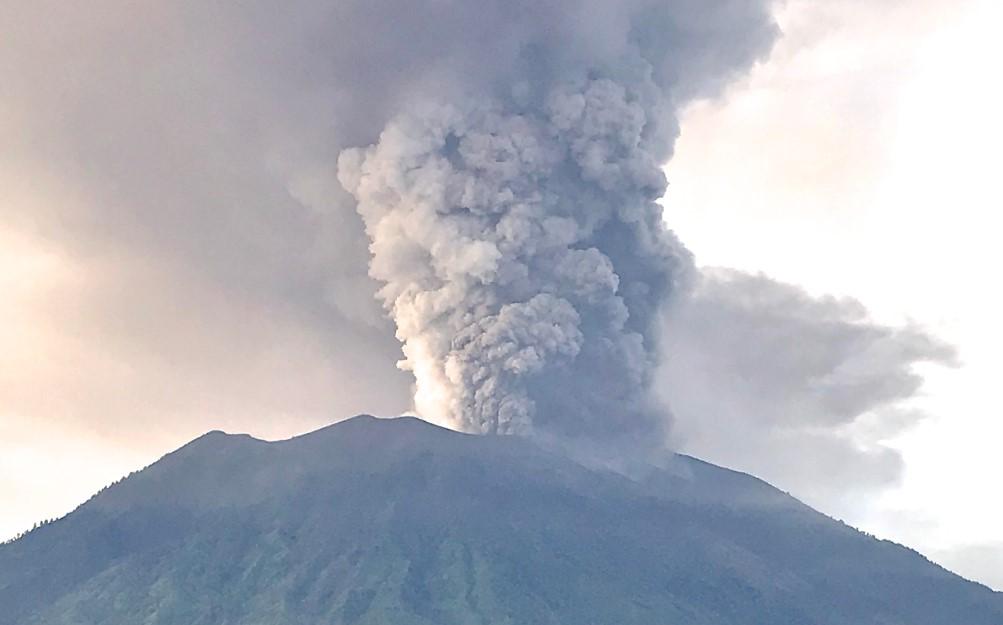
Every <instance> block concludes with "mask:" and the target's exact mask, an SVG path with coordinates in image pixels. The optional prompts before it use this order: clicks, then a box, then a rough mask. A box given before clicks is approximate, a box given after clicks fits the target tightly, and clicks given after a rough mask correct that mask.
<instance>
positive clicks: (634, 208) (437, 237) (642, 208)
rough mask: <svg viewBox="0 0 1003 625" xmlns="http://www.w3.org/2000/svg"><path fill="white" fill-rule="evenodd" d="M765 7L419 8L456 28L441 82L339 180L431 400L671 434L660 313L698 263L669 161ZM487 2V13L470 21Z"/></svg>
mask: <svg viewBox="0 0 1003 625" xmlns="http://www.w3.org/2000/svg"><path fill="white" fill-rule="evenodd" d="M381 4H387V3H381ZM766 5H767V3H765V2H754V1H738V2H736V1H711V2H706V1H700V2H693V1H671V0H670V1H661V2H655V1H648V2H644V1H638V2H595V1H593V2H560V3H542V4H536V3H533V4H530V3H521V2H516V3H504V6H502V3H495V2H482V3H477V11H474V12H471V9H470V7H469V6H467V5H462V6H460V5H458V6H456V7H455V9H456V12H455V14H454V13H446V14H444V15H440V16H439V18H441V19H434V20H432V19H429V16H423V17H421V18H415V19H416V22H415V24H411V25H409V26H406V27H405V32H410V31H411V28H414V29H415V32H413V33H411V34H412V35H414V36H415V37H414V38H415V40H418V41H425V40H432V39H433V38H432V36H431V35H432V33H431V32H425V29H426V28H434V29H435V30H436V31H444V32H446V33H449V32H455V33H461V34H460V36H459V39H458V40H457V41H456V42H455V44H456V46H457V49H455V50H449V51H448V52H447V53H446V54H447V57H448V61H449V62H445V63H443V64H442V67H443V72H441V73H439V72H431V76H433V77H435V79H436V80H437V81H441V82H438V83H436V85H434V86H437V87H439V88H440V89H439V90H437V89H435V88H430V87H433V85H422V84H421V83H420V82H419V83H418V88H417V89H415V90H414V91H413V92H411V94H410V97H406V98H405V99H403V100H401V101H400V102H398V103H397V105H396V107H395V109H394V110H391V111H390V112H391V113H392V114H391V117H390V119H389V121H388V122H387V124H386V125H385V127H384V128H383V129H382V131H381V133H380V136H379V139H378V140H377V141H375V142H374V143H373V144H372V145H370V146H368V147H360V148H356V149H349V150H346V151H344V152H343V153H342V155H341V157H340V159H339V179H340V181H341V183H342V185H343V186H344V187H345V188H346V189H347V190H348V191H349V192H350V193H351V194H352V195H353V196H354V197H355V199H356V201H357V203H358V204H357V206H358V211H359V214H360V215H361V216H362V218H363V221H364V223H365V226H366V231H367V233H368V235H369V237H370V239H371V246H370V251H371V253H372V261H371V264H370V275H371V276H372V277H373V278H374V279H376V280H377V281H378V282H379V283H380V284H381V285H382V288H381V289H380V291H379V297H380V299H381V300H382V302H383V303H384V305H385V307H386V309H387V310H388V311H389V312H390V314H391V316H392V318H393V320H394V321H395V323H396V326H397V336H398V338H399V339H400V340H401V342H402V343H403V350H404V355H405V359H404V360H403V361H402V362H401V366H402V367H404V368H406V369H408V370H410V371H411V372H413V374H414V376H415V379H416V393H415V409H416V410H417V412H418V413H419V414H421V415H422V416H424V417H426V418H430V419H432V420H436V421H440V422H445V423H447V424H450V425H453V426H458V427H460V428H462V429H464V430H467V431H473V432H482V433H517V434H526V433H530V432H534V431H540V432H545V433H547V434H554V435H559V436H562V437H569V438H573V439H586V440H592V441H595V440H602V441H604V442H617V441H634V442H636V441H649V442H652V443H657V442H660V441H661V429H662V428H663V427H664V424H665V423H666V419H665V417H664V411H663V410H662V409H660V408H658V407H657V406H655V405H653V404H652V399H651V393H650V392H649V391H650V386H651V382H652V374H653V372H654V371H655V368H656V365H657V361H658V355H659V353H660V350H659V342H658V336H657V332H656V330H657V328H658V327H659V324H658V323H657V315H658V313H659V311H660V310H661V307H662V305H663V303H664V302H665V301H666V299H667V298H668V297H669V296H671V295H672V293H673V292H674V291H676V290H678V289H679V288H680V287H681V286H682V285H684V284H685V282H686V281H687V279H688V276H689V275H690V274H691V273H692V272H693V264H692V261H691V259H690V256H689V253H688V252H687V251H686V249H685V248H684V247H683V246H682V245H681V244H680V243H679V242H678V241H677V240H676V239H675V237H674V236H673V235H672V234H671V232H670V231H669V230H667V229H666V227H665V226H664V225H663V224H664V222H663V217H662V211H661V207H660V206H659V205H658V204H656V200H658V199H659V198H660V197H661V196H662V195H663V194H664V192H665V189H666V180H665V177H664V175H663V173H662V170H661V166H662V164H663V163H664V162H665V161H666V160H667V159H668V157H669V156H670V154H671V152H672V146H673V141H674V139H675V137H676V134H677V122H676V117H675V114H676V111H677V110H678V107H679V106H681V105H682V104H684V103H685V102H687V101H688V100H690V99H691V98H693V97H695V96H698V95H701V94H706V93H711V92H713V91H714V90H715V89H717V88H719V87H720V86H721V85H722V84H723V82H724V81H725V80H727V78H728V77H729V76H730V75H731V74H733V73H735V72H738V71H740V70H743V69H745V68H747V67H748V66H749V65H750V64H751V63H752V62H754V61H755V60H756V59H757V58H758V57H760V56H761V55H763V54H764V53H765V52H766V51H767V50H768V48H769V44H770V43H771V41H772V39H773V36H774V33H775V28H774V26H773V22H772V21H771V18H770V16H769V12H768V10H767V9H768V7H767V6H766ZM398 8H399V9H400V12H399V15H403V14H406V10H405V9H404V8H403V7H398ZM388 10H389V8H388ZM482 11H483V12H484V14H485V15H490V16H492V21H491V22H490V24H491V28H492V32H491V33H485V34H484V37H477V38H473V37H471V34H470V30H471V29H472V28H473V29H474V30H476V29H477V28H481V27H483V25H479V24H480V19H479V18H478V17H477V16H476V15H474V13H480V12H482ZM443 20H444V21H443ZM387 26H388V27H389V26H390V24H388V25H387ZM393 26H394V28H395V29H397V28H399V27H400V25H399V24H393ZM436 41H437V43H436V47H433V48H432V49H431V50H430V52H432V53H433V54H432V55H431V56H430V58H429V61H430V62H432V63H433V64H434V65H435V64H438V63H442V59H441V58H439V57H438V56H436V54H437V53H440V52H442V50H440V49H439V48H438V46H441V45H442V42H441V41H438V40H436ZM410 52H412V53H414V54H416V55H418V56H417V59H416V61H415V63H416V64H419V65H420V64H421V62H422V57H421V54H422V53H423V51H422V50H420V49H414V50H410ZM471 63H472V64H473V65H471V66H470V67H476V71H472V72H469V71H467V69H468V64H471Z"/></svg>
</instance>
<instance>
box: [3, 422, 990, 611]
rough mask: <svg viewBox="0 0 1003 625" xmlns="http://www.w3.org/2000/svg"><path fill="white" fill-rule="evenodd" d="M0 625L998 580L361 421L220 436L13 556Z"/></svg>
mask: <svg viewBox="0 0 1003 625" xmlns="http://www.w3.org/2000/svg"><path fill="white" fill-rule="evenodd" d="M0 607H2V609H0V625H41V624H44V625H69V624H73V625H85V624H86V625H90V624H102V625H126V624H128V625H135V624H138V623H145V624H150V625H210V624H211V625H252V624H253V625H267V624H280V623H281V624H296V625H315V624H316V625H320V624H332V625H335V624H337V625H340V624H345V625H348V624H359V625H496V624H497V625H502V624H504V625H551V624H552V625H565V624H566V625H590V624H594V625H633V624H639V625H640V624H643V625H669V624H680V625H682V624H685V625H704V624H706V625H710V624H715V625H732V624H748V625H752V624H756V625H774V624H776V625H780V624H784V625H790V624H820V625H821V624H833V625H835V624H847V625H850V624H852V625H861V624H863V623H868V624H879V623H880V624H882V625H924V624H937V625H961V624H964V625H1000V624H1003V594H1001V593H994V592H992V591H991V590H989V589H987V588H985V587H983V586H980V585H978V584H975V583H972V582H969V581H966V580H964V579H962V578H960V577H958V576H957V575H954V574H952V573H950V572H948V571H946V570H944V569H943V568H941V567H939V566H937V565H935V564H933V563H931V562H929V561H928V560H926V559H925V558H923V557H922V556H921V555H919V554H917V553H915V552H913V551H911V550H909V549H907V548H905V547H902V546H899V545H896V544H893V543H891V542H887V541H881V540H877V539H875V538H872V537H870V536H868V535H865V534H863V533H861V532H858V531H856V530H854V529H853V528H851V527H849V526H847V525H844V524H842V523H840V522H837V521H834V520H832V519H830V518H828V517H826V516H824V515H822V514H820V513H818V512H815V511H814V510H812V509H810V508H809V507H807V506H805V505H803V504H802V503H800V502H798V501H797V500H796V499H794V498H792V497H790V496H788V495H786V494H784V493H782V492H780V491H779V490H777V489H775V488H773V487H771V486H770V485H768V484H766V483H764V482H762V481H760V480H758V479H756V478H754V477H751V476H749V475H745V474H742V473H737V472H734V471H729V470H726V469H723V468H720V467H717V466H714V465H711V464H707V463H705V462H701V461H699V460H696V459H693V458H688V457H685V456H678V457H676V458H675V459H674V460H672V461H671V462H669V463H668V464H667V466H665V467H661V468H654V467H652V468H649V469H648V470H647V471H645V472H643V473H638V474H637V475H634V476H633V477H629V478H628V477H625V476H624V475H622V474H620V473H617V472H613V471H610V470H604V469H597V468H594V467H589V466H585V465H583V464H580V463H578V462H576V461H574V460H571V459H569V458H568V457H566V456H564V455H562V454H559V453H554V452H550V451H546V450H544V449H542V448H540V447H538V446H536V445H534V444H533V443H531V442H529V441H528V440H526V439H522V438H516V437H497V436H491V437H484V436H470V435H465V434H459V433H456V432H452V431H449V430H445V429H441V428H438V427H435V426H432V425H429V424H427V423H424V422H422V421H418V420H416V419H412V418H402V419H392V420H382V419H375V418H373V417H365V416H363V417H356V418H354V419H350V420H348V421H344V422H341V423H338V424H336V425H333V426H330V427H328V428H325V429H322V430H319V431H316V432H313V433H311V434H307V435H304V436H300V437H297V438H293V439H290V440H286V441H281V442H265V441H260V440H256V439H254V438H251V437H249V436H246V435H228V434H224V433H222V432H211V433H209V434H206V435H204V436H202V437H200V438H198V439H196V440H194V441H192V442H191V443H189V444H188V445H186V446H184V447H182V448H181V449H179V450H177V451H175V452H173V453H171V454H168V455H167V456H165V457H164V458H162V459H161V460H160V461H158V462H156V463H155V464H153V465H151V466H150V467H148V468H146V469H144V470H142V471H139V472H138V473H135V474H133V475H131V476H130V477H128V478H127V479H125V480H123V481H121V482H119V483H117V484H115V485H114V486H112V487H110V488H107V489H105V490H104V491H102V492H100V493H99V494H97V495H96V496H95V497H93V498H92V499H91V500H90V501H88V502H87V503H86V504H84V505H83V506H81V507H80V508H78V509H77V510H76V511H74V512H73V513H71V514H69V515H68V516H66V517H64V518H63V519H60V520H58V521H56V522H53V523H50V524H47V525H44V526H42V527H41V528H39V529H37V530H35V531H33V532H31V533H29V534H28V535H26V536H24V537H23V538H21V539H19V540H17V541H14V542H12V543H9V544H7V545H4V546H2V547H0Z"/></svg>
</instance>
